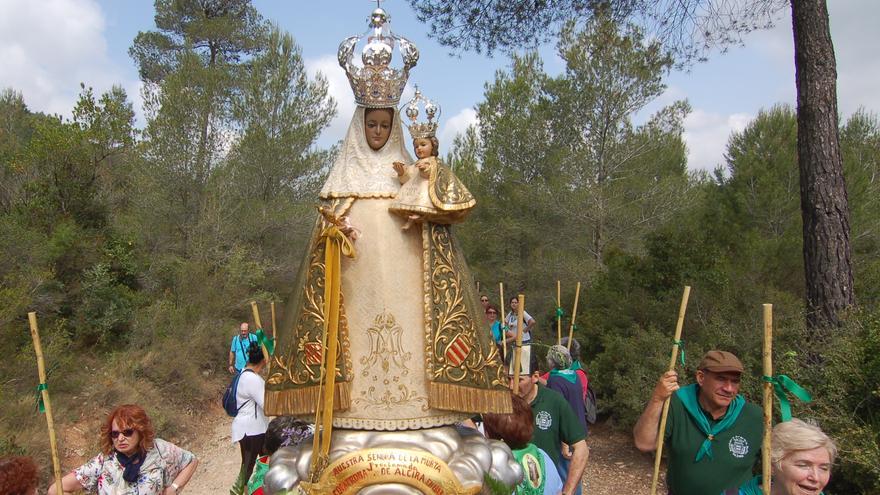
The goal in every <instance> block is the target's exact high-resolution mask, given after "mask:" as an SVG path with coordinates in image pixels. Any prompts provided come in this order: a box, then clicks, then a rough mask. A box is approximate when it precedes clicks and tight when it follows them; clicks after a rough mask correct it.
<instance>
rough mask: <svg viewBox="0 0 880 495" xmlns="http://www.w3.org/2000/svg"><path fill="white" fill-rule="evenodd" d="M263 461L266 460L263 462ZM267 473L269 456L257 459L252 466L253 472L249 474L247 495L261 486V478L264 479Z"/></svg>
mask: <svg viewBox="0 0 880 495" xmlns="http://www.w3.org/2000/svg"><path fill="white" fill-rule="evenodd" d="M263 459H266V460H265V461H263ZM267 472H269V456H265V457H258V458H257V463H256V464H254V472H253V473H251V479H249V480H248V484H247V492H248V495H251V494H252V493H254V492H255V491H257V490H258V489H259V488H260V487H261V486H263V478H265V477H266V473H267Z"/></svg>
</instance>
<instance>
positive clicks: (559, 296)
mask: <svg viewBox="0 0 880 495" xmlns="http://www.w3.org/2000/svg"><path fill="white" fill-rule="evenodd" d="M561 344H562V284H561V283H560V282H559V280H557V281H556V345H561Z"/></svg>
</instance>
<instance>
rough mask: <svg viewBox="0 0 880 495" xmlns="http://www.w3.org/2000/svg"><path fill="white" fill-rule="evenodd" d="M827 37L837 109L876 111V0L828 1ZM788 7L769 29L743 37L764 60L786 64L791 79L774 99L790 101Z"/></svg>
mask: <svg viewBox="0 0 880 495" xmlns="http://www.w3.org/2000/svg"><path fill="white" fill-rule="evenodd" d="M828 16H829V22H830V26H831V38H832V42H833V43H834V52H835V58H836V62H837V95H838V109H839V110H840V112H841V114H842V115H843V116H844V118H845V117H847V116H849V115H851V114H852V113H853V112H855V111H856V110H857V109H858V108H859V107H865V108H867V109H868V110H872V111H875V112H877V111H880V92H878V91H877V90H876V86H877V81H878V80H880V51H878V50H877V49H876V45H877V40H876V38H877V36H876V34H875V33H876V26H877V25H878V24H880V8H877V1H876V0H849V1H846V2H828ZM792 36H793V35H792V29H791V10H790V8H788V7H786V8H785V9H783V10H782V11H781V16H780V18H779V19H778V20H777V21H776V24H775V26H774V27H773V28H772V29H769V30H765V31H757V32H755V33H752V34H751V35H750V36H749V38H748V39H747V40H746V44H747V46H750V47H754V48H755V49H756V50H758V52H759V53H761V54H762V55H763V56H764V57H766V58H767V61H766V63H768V64H773V65H777V66H782V67H788V70H789V71H790V74H791V76H790V77H791V83H790V85H787V86H786V88H785V92H782V93H780V94H777V95H773V96H774V97H775V99H776V100H779V101H790V102H791V103H794V94H795V81H794V40H793V38H792Z"/></svg>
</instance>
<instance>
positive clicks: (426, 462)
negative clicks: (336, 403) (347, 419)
mask: <svg viewBox="0 0 880 495" xmlns="http://www.w3.org/2000/svg"><path fill="white" fill-rule="evenodd" d="M307 444H308V445H307ZM330 445H331V448H330V464H329V465H328V466H327V468H326V469H325V470H324V474H323V475H322V480H324V486H323V487H319V488H312V489H311V490H309V491H308V492H307V493H310V495H311V494H317V493H335V494H339V495H344V494H357V495H378V494H382V495H433V494H435V493H442V494H452V493H456V492H457V493H462V494H476V493H489V492H488V491H486V489H484V488H483V479H484V475H486V474H488V475H489V477H490V478H492V479H495V480H497V481H500V482H502V483H503V484H505V485H507V486H509V487H513V486H515V485H516V484H518V483H519V482H520V480H522V476H523V472H522V468H521V467H520V465H519V464H518V463H517V462H516V460H515V459H514V458H513V453H512V452H511V451H510V449H509V448H508V447H507V445H505V444H504V443H503V442H499V441H497V440H488V439H486V438H485V437H483V436H482V435H480V433H479V432H478V431H476V430H472V429H470V428H456V427H452V426H443V427H439V428H429V429H424V430H409V431H393V432H389V431H360V430H338V429H337V430H334V431H333V436H332V439H331V443H330ZM311 459H312V446H311V443H309V442H304V443H303V444H301V445H299V446H297V447H284V448H282V449H279V450H278V451H277V452H276V453H275V454H273V455H272V461H271V463H270V467H269V471H268V472H267V473H266V477H265V480H264V485H263V489H264V490H265V492H266V493H268V494H269V495H273V494H278V493H282V492H284V491H286V490H296V489H297V488H300V489H302V488H303V486H305V485H307V483H304V484H303V485H301V482H303V481H308V473H309V466H310V464H311ZM435 461H440V462H435ZM446 466H448V468H447V467H446ZM417 487H418V488H417ZM511 491H512V488H511Z"/></svg>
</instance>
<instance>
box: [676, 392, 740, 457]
mask: <svg viewBox="0 0 880 495" xmlns="http://www.w3.org/2000/svg"><path fill="white" fill-rule="evenodd" d="M698 393H699V390H698V387H697V384H696V383H692V384H690V385H688V386H686V387H682V388H680V389H678V392H676V393H675V394H676V395H677V396H678V398H679V399H681V403H682V405H684V409H685V411H687V412H688V414H690V416H691V418H693V420H694V423H696V424H697V428H699V429H700V431H702V432H703V434H704V435H706V439H705V440H703V444H702V445H700V450H698V451H697V457H696V459H694V462H700V460H701V459H702V458H703V457H704V456H705V457H708V458H709V459H712V440H714V439H715V437H716V436H718V434H720V433H721V432H723V431H724V430H726V429H728V428H730V427H731V426H733V424H734V423H736V420H737V419H739V413H741V412H742V409H743V406H744V405H745V403H746V400H745V399H743V397H742V396H741V395H739V394H737V396H736V397H734V399H733V401H731V403H730V405H729V406H728V407H727V412H726V413H724V416H723V417H722V418H721V419H720V420H718V422H717V423H715V425H714V426H709V420H708V419H707V418H706V415H705V414H704V413H703V410H702V409H700V402H699V400H698V399H697V395H698Z"/></svg>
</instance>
